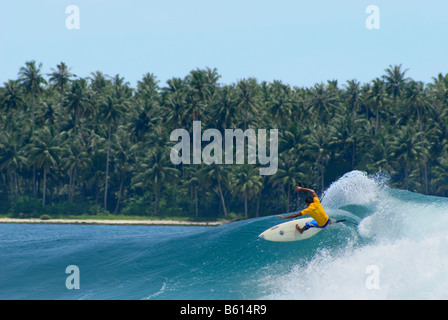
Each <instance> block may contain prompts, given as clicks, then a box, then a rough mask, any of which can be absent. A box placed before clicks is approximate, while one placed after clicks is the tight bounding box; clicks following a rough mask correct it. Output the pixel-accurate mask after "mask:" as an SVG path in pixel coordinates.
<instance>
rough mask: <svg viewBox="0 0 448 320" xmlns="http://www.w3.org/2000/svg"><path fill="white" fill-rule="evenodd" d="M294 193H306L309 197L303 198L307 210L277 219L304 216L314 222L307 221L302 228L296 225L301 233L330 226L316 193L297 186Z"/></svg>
mask: <svg viewBox="0 0 448 320" xmlns="http://www.w3.org/2000/svg"><path fill="white" fill-rule="evenodd" d="M296 191H306V192H308V193H309V194H310V195H311V196H308V197H306V198H305V203H306V205H307V208H305V209H303V210H302V211H300V212H297V213H293V214H291V215H289V216H286V217H284V216H281V215H279V216H278V217H280V218H282V219H292V218H295V217H300V216H303V215H305V214H307V215H309V216H311V218H313V219H314V220H311V221H308V222H307V223H306V224H305V226H304V227H303V228H300V226H299V225H298V224H296V229H297V230H298V231H299V232H300V233H303V232H304V231H306V230H308V229H309V228H321V229H323V228H325V227H327V226H328V225H329V224H330V218H329V217H328V215H327V213H326V212H325V210H324V208H323V207H322V205H321V204H320V201H319V197H318V196H317V194H316V192H315V191H314V190H313V189H308V188H302V187H299V186H297V187H296Z"/></svg>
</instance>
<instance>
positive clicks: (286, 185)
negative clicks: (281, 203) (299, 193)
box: [270, 156, 304, 212]
mask: <svg viewBox="0 0 448 320" xmlns="http://www.w3.org/2000/svg"><path fill="white" fill-rule="evenodd" d="M300 163H302V162H301V161H300V160H298V159H296V158H293V157H290V156H285V157H282V158H281V161H280V166H279V168H278V170H277V173H276V174H275V175H273V176H271V179H270V180H271V183H272V185H273V186H279V187H280V188H281V190H282V192H284V193H286V212H290V204H291V191H294V188H295V187H296V186H297V185H299V184H300V183H301V181H303V179H304V175H303V173H302V172H301V170H300V168H299V166H300Z"/></svg>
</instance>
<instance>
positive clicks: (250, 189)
mask: <svg viewBox="0 0 448 320" xmlns="http://www.w3.org/2000/svg"><path fill="white" fill-rule="evenodd" d="M261 187H262V181H261V176H260V175H259V174H258V170H256V169H255V168H254V167H253V166H251V165H248V164H244V165H241V166H239V168H238V169H237V170H236V172H235V175H234V177H233V178H232V180H231V190H232V193H233V194H234V195H239V196H241V197H242V198H243V199H244V218H245V219H247V218H249V215H248V207H247V205H248V200H251V199H252V198H253V197H254V196H256V195H257V194H258V193H259V192H260V191H261Z"/></svg>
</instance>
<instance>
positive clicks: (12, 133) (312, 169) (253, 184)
mask: <svg viewBox="0 0 448 320" xmlns="http://www.w3.org/2000/svg"><path fill="white" fill-rule="evenodd" d="M406 73H407V70H406V69H403V67H402V66H401V65H394V66H392V65H391V66H389V67H388V68H387V69H385V70H384V74H383V75H382V76H379V77H377V78H375V79H373V80H372V81H371V82H368V83H360V82H359V81H357V80H350V81H347V82H346V83H343V84H339V83H338V81H336V80H330V81H326V82H321V83H316V84H315V85H314V86H311V87H297V86H291V85H288V84H285V83H282V82H281V81H273V82H269V83H268V82H264V81H263V82H259V81H257V79H255V78H247V79H241V80H238V81H237V82H236V83H231V84H222V83H220V82H219V80H220V75H219V74H218V71H217V70H216V69H211V68H205V69H196V70H192V71H191V72H190V73H189V74H188V75H186V76H185V77H184V78H178V77H173V78H171V79H169V80H168V81H166V83H165V84H164V85H161V84H160V82H159V81H158V80H157V77H156V76H155V75H153V74H150V73H147V74H145V75H143V76H142V79H141V80H139V81H138V83H137V85H136V87H135V88H132V87H131V86H130V84H129V83H128V82H126V81H125V79H124V78H123V77H121V76H120V75H115V76H113V77H109V76H107V75H105V74H103V73H102V72H100V71H96V72H93V73H91V75H90V76H89V77H87V78H81V77H77V76H76V75H74V74H72V73H71V71H70V68H68V67H67V66H66V64H65V63H63V62H61V63H60V64H58V65H57V66H56V68H54V69H51V73H49V74H44V73H43V71H42V65H41V64H37V63H36V62H35V61H30V62H26V63H25V65H24V66H23V67H21V68H20V70H19V72H18V77H17V79H15V80H9V81H7V82H5V83H4V84H3V86H2V87H0V184H1V185H0V205H1V208H0V212H2V213H11V214H13V215H20V216H36V215H37V216H38V215H40V214H42V212H44V213H49V214H54V215H61V214H64V213H73V214H81V213H88V214H99V213H114V214H124V215H147V216H149V215H156V216H161V215H170V216H183V217H195V218H199V217H207V218H215V217H226V218H229V216H232V215H233V216H239V215H241V216H243V215H244V217H246V218H247V217H251V216H259V215H264V214H273V213H281V212H290V211H291V210H294V209H297V208H298V207H299V206H300V205H299V202H298V201H299V198H298V197H299V195H297V194H296V193H294V187H295V186H296V185H297V184H301V185H304V186H308V187H311V188H314V189H316V191H318V192H322V191H323V190H324V189H325V188H326V187H327V186H328V185H329V184H330V183H331V182H333V181H334V180H336V179H337V178H338V177H340V176H342V175H343V174H344V173H346V172H348V171H351V170H362V171H367V172H369V173H375V172H383V173H385V174H387V175H388V176H389V177H390V184H391V185H392V186H394V187H398V188H403V189H407V190H410V191H415V192H419V193H423V194H432V195H438V196H447V195H448V187H447V186H448V157H447V138H448V132H447V128H448V114H447V112H448V74H447V75H443V74H442V73H440V74H438V75H437V76H435V77H434V78H433V79H432V82H431V83H428V84H425V83H423V82H420V81H415V80H413V79H411V78H408V77H406ZM195 120H200V121H201V123H202V128H203V130H205V129H206V128H216V129H218V130H220V131H221V132H224V130H225V129H236V128H241V129H242V130H246V129H248V128H253V129H270V128H277V129H278V134H279V149H278V152H279V163H278V171H277V173H276V174H275V175H272V176H261V175H260V174H259V170H258V168H257V167H256V166H255V165H248V164H242V165H216V164H212V165H207V164H201V165H185V164H180V165H174V164H173V163H172V162H171V161H170V149H171V148H172V146H173V145H174V143H173V142H171V141H170V133H171V131H172V130H174V129H177V128H184V129H187V130H188V131H189V132H191V130H192V125H193V121H195Z"/></svg>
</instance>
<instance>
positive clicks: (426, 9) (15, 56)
mask: <svg viewBox="0 0 448 320" xmlns="http://www.w3.org/2000/svg"><path fill="white" fill-rule="evenodd" d="M69 5H76V6H78V7H79V10H80V29H79V30H68V29H67V28H66V25H65V21H66V19H67V17H68V16H69V15H68V14H67V13H66V12H65V10H66V7H67V6H69ZM368 5H376V6H378V8H379V9H380V29H379V30H368V29H367V28H366V26H365V21H366V19H367V17H368V16H369V15H368V14H366V12H365V11H366V7H367V6H368ZM447 36H448V1H444V0H429V1H421V0H419V1H414V0H393V1H391V0H369V1H364V0H337V1H336V0H312V1H310V0H307V1H301V0H294V1H292V0H291V1H288V0H237V1H236V0H159V1H152V0H126V1H125V0H70V1H65V0H28V1H25V0H1V2H0V83H3V82H5V81H7V80H8V79H16V78H17V73H18V71H19V68H20V67H21V66H24V64H25V62H26V61H30V60H36V61H37V62H41V63H42V64H43V71H44V73H49V72H50V71H51V68H56V65H57V64H58V63H59V62H61V61H63V62H65V63H66V64H67V65H68V66H69V67H71V68H72V69H71V71H72V72H73V73H75V74H76V75H78V76H80V77H87V76H89V75H90V73H91V72H94V71H97V70H99V71H102V72H104V73H105V74H108V75H111V76H113V75H115V74H120V75H121V76H123V77H125V79H126V80H127V81H129V82H130V83H131V85H132V86H135V84H136V81H137V80H140V79H141V78H142V75H143V74H144V73H147V72H150V73H154V74H155V75H156V76H157V77H158V79H159V80H160V82H161V83H160V85H162V86H163V85H165V82H166V80H168V79H170V78H172V77H174V76H176V77H184V76H185V75H187V74H188V72H189V71H191V70H193V69H196V68H205V67H207V66H208V67H211V68H217V69H218V72H219V74H220V75H221V76H222V78H221V80H220V82H221V83H232V82H236V81H237V80H239V79H242V78H248V77H256V78H257V79H258V80H259V81H263V80H265V81H268V82H269V81H273V80H281V81H283V82H284V83H288V84H291V85H295V86H312V85H314V84H315V83H316V82H326V81H327V80H332V79H337V80H338V81H339V83H340V84H342V83H345V81H346V80H350V79H357V80H358V81H361V82H368V81H371V80H372V79H374V78H375V77H379V76H381V75H383V74H384V69H385V68H387V67H388V66H389V65H394V64H400V63H401V64H403V67H405V68H409V71H408V76H410V77H412V78H413V79H415V80H421V81H424V82H430V81H431V77H433V76H436V75H437V74H438V73H440V72H442V73H444V74H445V73H447V72H448V41H447Z"/></svg>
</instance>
